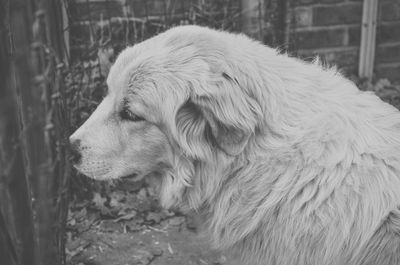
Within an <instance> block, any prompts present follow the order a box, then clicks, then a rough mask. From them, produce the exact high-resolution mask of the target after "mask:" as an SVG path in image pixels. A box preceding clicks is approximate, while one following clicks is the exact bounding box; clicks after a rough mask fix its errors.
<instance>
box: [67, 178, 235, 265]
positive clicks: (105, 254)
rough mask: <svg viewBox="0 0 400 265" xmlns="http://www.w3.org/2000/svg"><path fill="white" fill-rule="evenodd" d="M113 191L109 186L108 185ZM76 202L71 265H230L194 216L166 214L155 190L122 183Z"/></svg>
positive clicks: (69, 253) (71, 225)
mask: <svg viewBox="0 0 400 265" xmlns="http://www.w3.org/2000/svg"><path fill="white" fill-rule="evenodd" d="M107 187H108V186H107ZM90 197H91V198H90V199H80V200H74V201H73V202H72V203H71V207H70V211H69V217H68V225H67V239H68V241H67V250H66V251H67V262H68V264H69V265H147V264H152V265H225V264H229V263H230V262H229V260H228V259H227V257H226V255H225V254H223V253H220V252H218V251H215V250H212V249H210V247H209V244H208V242H207V241H206V239H204V238H202V237H200V236H199V235H198V234H197V229H196V226H195V224H194V222H193V219H192V218H191V217H187V216H184V215H182V214H180V213H177V212H172V211H167V210H164V209H161V207H160V206H159V204H158V200H157V196H156V194H154V191H153V190H152V188H151V187H149V186H146V185H143V183H135V182H126V181H125V182H120V183H118V184H117V185H111V186H110V187H108V188H107V189H106V190H104V189H103V190H102V191H101V192H97V191H96V192H93V195H92V196H90Z"/></svg>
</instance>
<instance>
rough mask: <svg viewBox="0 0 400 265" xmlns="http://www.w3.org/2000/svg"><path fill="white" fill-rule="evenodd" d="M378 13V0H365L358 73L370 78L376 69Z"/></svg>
mask: <svg viewBox="0 0 400 265" xmlns="http://www.w3.org/2000/svg"><path fill="white" fill-rule="evenodd" d="M377 14H378V0H364V5H363V16H362V27H361V43H360V60H359V65H358V75H359V76H360V77H362V78H367V79H368V80H371V79H372V75H373V71H374V59H375V39H376V38H375V37H376V21H377Z"/></svg>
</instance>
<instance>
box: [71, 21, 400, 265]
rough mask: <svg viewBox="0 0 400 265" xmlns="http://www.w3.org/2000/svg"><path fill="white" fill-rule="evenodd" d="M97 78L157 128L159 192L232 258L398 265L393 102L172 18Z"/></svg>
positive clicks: (399, 187)
mask: <svg viewBox="0 0 400 265" xmlns="http://www.w3.org/2000/svg"><path fill="white" fill-rule="evenodd" d="M108 84H109V87H110V91H111V92H110V94H111V96H109V97H112V98H113V101H119V102H120V101H121V100H122V98H126V97H129V99H130V100H132V101H135V102H134V103H130V104H131V105H130V106H131V108H133V109H134V112H135V113H139V114H141V116H142V117H144V118H145V119H146V122H149V123H151V124H152V125H154V126H156V127H157V128H158V129H159V130H160V131H161V132H162V134H163V135H164V136H165V138H166V139H167V140H162V142H163V143H162V146H163V148H161V149H160V148H158V149H157V150H158V151H159V150H164V151H163V152H164V155H163V158H162V159H161V158H160V160H159V162H158V163H155V162H154V160H152V161H144V162H143V161H142V162H141V163H147V164H151V165H153V167H152V168H153V170H147V171H146V172H142V171H141V173H143V174H145V173H148V172H150V171H158V172H161V173H162V175H163V177H162V185H161V191H160V192H161V193H160V194H161V195H160V196H161V201H162V203H163V205H164V206H165V207H171V206H179V207H181V208H183V209H187V210H190V209H192V210H193V209H194V210H196V211H198V212H199V213H200V214H201V215H202V216H203V217H204V219H205V225H204V226H205V231H207V232H208V234H209V236H210V238H211V239H212V241H213V243H214V245H215V246H216V247H218V248H223V249H232V251H233V252H235V253H239V255H240V256H241V260H242V261H241V262H242V263H241V264H243V265H244V264H248V265H267V264H268V265H273V264H279V265H285V264H287V265H289V264H291V265H292V264H303V265H306V264H309V265H316V264H326V265H328V264H329V265H334V264H335V265H343V264H351V265H361V264H363V265H367V264H380V265H384V264H387V265H389V264H400V210H399V206H400V112H399V111H398V110H396V109H395V108H394V107H392V106H390V105H388V104H386V103H384V102H382V101H381V100H380V99H379V98H378V97H376V96H375V95H374V94H372V93H369V92H361V91H359V90H358V89H357V87H356V86H355V85H354V84H353V83H352V82H350V81H349V80H347V79H346V78H344V77H343V76H342V75H340V74H339V73H338V72H337V71H336V70H335V69H328V68H324V67H321V66H320V65H319V64H318V63H317V62H314V63H307V62H303V61H301V60H298V59H295V58H290V57H289V56H287V55H285V54H279V53H278V52H277V51H276V50H275V49H272V48H269V47H267V46H264V45H262V44H261V43H259V42H256V41H253V40H251V39H249V38H248V37H246V36H244V35H236V34H230V33H226V32H221V31H215V30H211V29H208V28H202V27H197V26H183V27H177V28H173V29H171V30H168V31H166V32H165V33H162V34H160V35H158V36H156V37H154V38H151V39H149V40H146V41H144V42H143V43H140V44H138V45H135V46H134V47H130V48H127V49H126V50H125V51H123V52H122V53H121V54H120V55H119V56H118V59H117V61H116V63H115V64H114V66H113V67H112V68H111V72H110V74H109V77H108ZM116 91H119V92H118V93H119V94H122V96H116V93H117V92H116ZM121 91H122V92H121ZM119 94H118V95H119ZM114 106H116V105H115V104H114ZM113 108H114V109H115V108H116V107H113ZM102 113H104V112H102ZM94 115H97V114H96V112H95V114H94ZM99 115H103V114H99ZM106 126H109V125H106ZM135 126H136V125H135ZM86 127H88V126H86ZM89 127H90V126H89ZM96 128H99V127H98V126H97V127H96ZM78 131H79V130H78ZM89 131H90V130H89ZM91 132H92V133H93V131H91ZM83 134H84V133H82V132H81V133H76V135H77V136H75V138H82V135H83ZM127 135H129V134H127ZM157 135H158V136H157V137H158V138H157V139H159V141H160V142H161V136H159V135H161V134H158V133H157ZM78 136H79V137H78ZM142 136H143V135H142ZM142 136H140V137H142ZM129 137H138V136H137V135H136V136H132V135H131V136H129ZM143 137H144V136H143ZM73 138H74V137H73ZM75 138H74V139H75ZM99 138H101V137H99ZM103 141H104V142H105V143H108V141H107V140H103ZM150 141H151V139H150ZM165 142H168V143H167V144H166V143H165ZM83 145H85V147H86V146H87V145H90V144H85V143H84V141H83ZM97 145H98V143H97ZM164 145H166V146H164ZM128 148H129V147H128ZM143 148H145V147H143ZM102 150H103V149H102ZM135 152H136V151H135ZM150 153H151V152H150ZM84 156H85V155H84ZM116 156H117V158H119V159H124V158H121V157H120V156H119V155H118V154H116ZM157 161H158V160H157ZM160 161H161V162H160ZM125 163H128V162H127V161H125ZM132 163H133V162H132ZM145 168H149V166H147V167H145ZM133 171H134V170H132V172H133ZM110 172H111V173H110V174H108V176H114V177H118V176H117V175H116V173H113V171H112V170H111V171H110ZM115 172H117V171H115ZM135 172H136V171H135ZM92 175H93V174H92ZM94 177H96V176H94Z"/></svg>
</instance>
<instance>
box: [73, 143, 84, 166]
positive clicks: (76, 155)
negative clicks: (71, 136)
mask: <svg viewBox="0 0 400 265" xmlns="http://www.w3.org/2000/svg"><path fill="white" fill-rule="evenodd" d="M70 146H71V162H72V163H73V164H75V165H76V164H79V163H80V162H81V159H82V154H81V152H80V146H81V140H70Z"/></svg>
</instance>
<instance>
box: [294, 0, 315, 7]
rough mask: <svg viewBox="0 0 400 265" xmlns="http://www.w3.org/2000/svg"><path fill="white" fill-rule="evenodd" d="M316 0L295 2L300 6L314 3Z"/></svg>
mask: <svg viewBox="0 0 400 265" xmlns="http://www.w3.org/2000/svg"><path fill="white" fill-rule="evenodd" d="M314 2H316V0H297V1H294V4H295V5H298V6H304V5H311V4H314Z"/></svg>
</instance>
